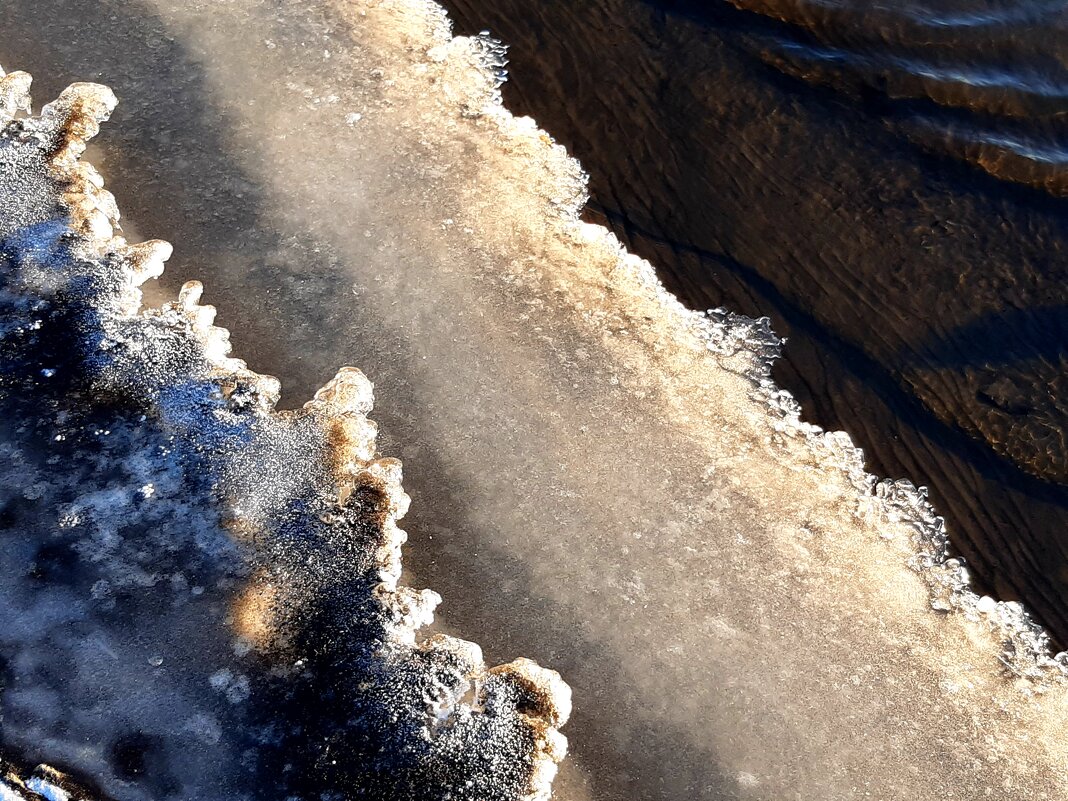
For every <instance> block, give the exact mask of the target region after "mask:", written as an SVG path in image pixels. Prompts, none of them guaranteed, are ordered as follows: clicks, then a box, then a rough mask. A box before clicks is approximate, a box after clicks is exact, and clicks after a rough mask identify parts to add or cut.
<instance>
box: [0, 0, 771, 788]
mask: <svg viewBox="0 0 1068 801" xmlns="http://www.w3.org/2000/svg"><path fill="white" fill-rule="evenodd" d="M0 30H3V32H4V35H3V37H2V40H0V63H2V64H3V66H4V67H5V69H8V70H11V69H24V70H27V71H30V72H32V73H33V75H34V77H35V98H36V99H37V104H38V106H39V105H40V103H41V102H42V101H43V100H46V99H49V98H51V97H54V96H55V95H56V94H58V92H59V91H60V90H61V89H62V88H63V87H64V86H65V85H67V84H68V83H69V82H71V81H75V80H98V81H102V82H106V83H108V84H109V85H110V86H112V88H113V89H114V90H115V92H116V94H117V95H118V96H119V98H120V106H119V108H118V109H117V110H116V112H115V114H114V116H113V118H112V121H111V122H110V123H108V124H107V125H106V126H105V127H104V128H103V130H102V133H101V135H100V137H99V138H98V140H97V141H96V144H95V145H94V146H95V147H96V148H97V149H98V150H99V151H100V153H101V157H102V158H101V163H99V164H98V166H100V167H101V170H102V172H103V173H104V175H105V176H106V178H107V181H108V185H109V188H110V189H111V190H112V191H113V192H115V194H116V195H117V197H118V199H119V204H120V206H121V208H122V209H123V212H124V214H125V215H126V217H127V218H128V219H131V220H134V221H136V224H137V225H138V227H139V229H140V231H139V233H141V234H144V235H145V236H152V237H161V238H166V239H168V240H170V241H172V242H173V243H175V245H176V248H175V255H174V257H173V258H172V260H171V262H170V263H169V264H168V271H167V274H166V275H165V277H164V280H163V283H164V285H165V288H167V289H168V290H169V292H170V293H171V294H172V295H173V292H174V290H175V289H176V287H177V286H179V285H180V284H181V283H182V282H183V281H184V280H186V279H190V278H198V279H203V280H204V282H205V284H206V285H207V287H208V292H209V295H210V296H211V298H212V299H213V300H214V302H215V303H216V304H217V306H218V307H219V311H220V324H223V325H228V326H230V327H231V328H232V330H233V336H232V339H233V341H234V344H235V353H236V354H237V355H243V354H247V353H248V352H250V351H252V350H255V351H256V352H257V353H258V354H260V358H259V360H258V361H257V362H256V363H254V364H253V365H252V366H253V367H254V369H257V370H260V371H263V372H267V373H273V374H275V375H278V376H279V377H281V379H282V381H283V383H284V384H285V385H286V387H287V390H288V392H287V395H288V396H289V397H293V398H297V399H301V400H302V399H303V398H306V397H309V396H310V395H311V394H312V392H313V391H314V390H315V389H316V388H317V387H318V386H320V385H321V384H322V383H323V382H324V381H325V380H326V379H327V378H328V377H329V376H330V375H332V374H333V371H334V369H336V367H337V366H338V365H339V364H343V363H348V362H353V361H354V362H356V363H360V358H359V353H360V352H361V350H362V348H363V346H362V345H361V343H360V342H355V343H353V342H346V343H340V342H339V343H338V345H337V347H336V349H335V350H334V351H333V352H329V353H310V354H309V353H305V354H298V355H295V352H299V350H300V349H299V347H292V346H289V347H286V346H285V343H281V345H282V346H280V347H278V348H264V347H262V343H263V342H272V341H278V340H279V338H280V334H279V331H280V330H281V331H285V330H287V328H290V329H295V328H299V327H300V325H303V326H311V327H314V326H315V325H316V323H315V320H316V319H319V317H320V316H322V318H323V319H326V317H328V316H329V314H328V310H327V309H325V308H324V309H316V308H310V307H309V305H308V303H307V297H306V296H304V301H298V299H297V298H296V297H295V296H292V293H291V292H289V291H288V290H287V289H286V287H285V286H281V285H276V284H273V283H271V281H270V280H269V279H270V277H271V276H272V275H274V274H275V273H276V271H275V270H274V268H273V267H272V265H277V264H280V260H285V259H287V258H297V257H299V258H302V259H305V260H307V263H306V265H305V272H307V273H310V274H311V275H313V276H314V279H313V280H314V281H315V283H316V284H317V286H318V287H322V288H324V289H323V292H322V296H321V297H320V298H319V300H320V301H321V303H322V304H324V306H326V307H329V306H330V305H331V304H333V305H335V306H340V307H342V308H341V309H340V311H341V312H344V313H347V312H348V311H349V309H348V304H350V302H351V300H350V298H349V297H348V296H347V293H337V292H336V291H334V292H333V293H331V292H330V291H328V288H334V289H335V290H336V288H337V287H339V286H346V285H347V278H346V276H345V275H344V274H343V271H342V267H343V265H338V264H337V263H335V262H333V261H331V259H330V258H328V257H326V256H319V255H317V251H316V249H315V247H314V244H315V243H312V242H301V241H300V240H301V237H302V236H304V234H303V232H301V231H285V230H282V231H279V230H278V229H277V227H276V223H277V221H276V220H273V219H271V217H270V215H269V213H268V212H267V211H266V210H265V208H266V203H265V192H264V190H263V189H262V187H261V186H260V185H258V183H257V179H256V178H254V177H253V176H251V175H249V174H247V173H246V172H245V171H244V170H242V168H241V167H240V166H239V159H237V158H236V157H235V156H234V154H233V153H232V150H231V147H232V146H231V144H230V136H229V134H228V131H229V125H230V123H229V121H228V118H227V113H226V110H225V109H224V108H220V107H219V106H218V105H217V104H216V103H215V101H214V100H213V97H212V93H211V90H210V88H209V87H208V85H207V83H206V79H205V77H204V74H203V72H202V69H201V68H200V67H199V66H198V57H197V56H196V55H195V54H193V53H191V52H190V51H189V49H188V47H189V45H188V44H187V43H184V42H182V41H181V39H180V37H177V36H172V35H171V34H170V33H169V32H168V31H167V30H166V28H165V25H164V23H163V22H162V21H161V20H160V19H159V18H158V17H157V16H156V15H155V14H154V13H153V12H152V11H151V9H150V8H149V7H147V6H144V5H141V4H139V3H136V2H121V3H119V2H111V3H104V4H99V5H93V6H92V8H87V7H86V6H85V5H84V4H83V3H80V2H77V0H54V1H51V2H29V1H27V2H16V3H8V4H5V5H4V6H3V7H2V8H0ZM283 240H285V242H283ZM294 243H295V244H294ZM287 248H289V249H288V250H287ZM235 261H241V262H242V263H243V264H242V266H241V268H240V269H230V268H227V269H224V270H220V271H218V272H216V271H215V270H213V266H214V265H216V264H227V265H231V264H233V263H234V262H235ZM277 272H278V273H280V272H281V271H280V270H278V271H277ZM249 274H253V275H259V276H263V277H264V280H255V281H248V280H247V276H248V275H249ZM243 279H245V280H243ZM235 282H236V283H235ZM372 313H373V311H372V310H371V309H370V308H365V309H363V311H362V314H364V315H368V314H372ZM309 318H312V319H311V321H310V322H309ZM287 320H292V321H297V320H299V321H300V323H299V325H298V324H297V323H296V322H294V323H293V324H292V325H291V326H287V325H286V321H287ZM376 328H379V326H378V325H375V324H373V323H372V324H370V325H369V326H367V329H369V330H375V329H376ZM388 334H389V332H388V331H383V335H384V336H388ZM398 339H399V338H398ZM414 360H415V357H414V356H411V354H405V353H403V352H398V353H396V354H395V358H394V362H395V364H399V365H404V364H408V363H411V362H413V361H414ZM369 372H370V370H369ZM372 375H374V373H373V372H372ZM412 383H413V385H414V386H418V384H417V382H416V381H413V382H412ZM427 414H428V412H426V411H425V410H424V409H423V404H421V402H420V398H419V395H418V392H417V391H414V392H412V393H411V394H409V403H408V405H407V408H403V409H391V408H389V407H388V406H385V405H384V406H382V407H381V408H380V409H377V410H376V413H375V415H374V416H375V419H376V420H378V421H379V422H380V423H381V425H382V429H383V439H384V441H387V442H388V441H389V440H390V439H391V438H392V439H394V440H396V439H397V434H396V432H399V431H401V432H403V437H404V439H405V440H408V441H414V442H418V443H420V444H425V443H426V442H432V437H431V436H430V435H429V434H427V433H426V432H425V431H423V430H422V429H421V428H420V425H419V421H420V420H421V419H424V418H425V417H426V416H427ZM424 438H425V441H424ZM398 444H401V443H398ZM420 461H421V466H420V467H421V472H420V473H414V472H413V473H411V474H410V475H408V476H407V477H406V482H405V484H406V488H407V490H408V492H409V493H410V494H411V495H412V496H413V498H414V504H413V508H412V511H411V512H410V514H409V516H408V518H407V520H406V524H407V525H406V527H408V528H409V529H410V533H411V538H410V541H409V542H410V545H409V547H407V548H406V555H405V561H406V565H407V568H408V569H409V570H411V571H412V572H413V573H414V575H415V576H416V577H418V579H417V580H418V581H427V582H428V584H429V585H430V586H432V587H434V588H435V589H436V590H438V591H440V592H441V593H442V594H443V595H444V596H445V597H446V599H447V603H446V605H445V607H444V608H443V609H442V612H443V613H444V614H445V615H446V616H447V617H448V620H449V623H450V625H451V626H452V627H454V628H455V629H456V630H457V631H459V632H460V633H462V634H463V635H465V636H468V637H470V638H471V639H474V640H477V641H480V643H481V644H482V645H483V647H484V649H485V652H486V655H487V658H488V659H489V660H491V661H500V660H505V659H511V658H513V657H515V656H517V655H519V654H523V655H528V656H531V657H533V658H535V659H538V660H539V661H541V662H542V663H543V664H547V665H551V666H552V667H554V668H557V669H559V670H560V671H561V672H562V673H563V674H564V675H565V676H566V677H567V679H568V681H569V683H571V685H572V687H573V688H574V690H575V694H576V709H575V713H574V716H573V718H572V720H571V722H570V723H569V724H568V726H567V728H566V734H567V735H568V737H569V738H570V740H571V753H572V757H571V758H570V759H572V760H573V761H577V762H578V763H579V764H580V765H581V766H583V768H585V769H586V770H587V771H588V773H589V776H590V778H589V784H590V788H591V790H592V793H591V797H593V798H596V799H614V798H642V799H664V801H668V800H669V799H670V800H671V801H675V799H678V798H701V799H709V801H712V799H716V801H718V800H719V799H727V798H731V797H733V793H732V791H731V790H729V789H727V788H728V787H732V786H733V784H734V783H733V782H728V781H725V780H723V779H722V778H721V776H720V774H719V771H718V769H717V767H716V756H715V754H714V753H711V752H710V751H709V749H708V746H707V744H706V743H704V742H700V741H698V740H697V738H696V737H695V736H694V735H693V733H691V732H690V731H683V730H680V729H675V728H674V727H673V725H672V724H671V723H670V722H666V721H664V720H662V719H658V718H655V717H652V715H653V713H651V712H646V707H649V706H655V704H647V703H645V702H644V701H643V699H642V698H640V697H634V695H635V691H634V689H633V686H632V685H631V683H630V682H628V680H627V679H626V677H625V676H624V674H623V673H622V671H621V668H620V665H621V664H622V661H623V657H622V655H618V654H615V653H613V651H612V648H611V646H610V645H609V644H607V643H605V642H602V641H599V640H598V639H597V638H596V637H594V636H588V635H587V634H585V633H583V619H582V618H581V614H580V610H574V609H569V608H563V607H561V606H559V605H556V604H553V603H552V602H550V601H548V600H547V599H545V597H544V596H543V595H542V594H541V592H540V590H539V587H538V586H536V585H535V583H534V582H533V581H532V579H531V573H530V570H529V568H528V567H527V566H526V565H525V564H523V563H521V562H519V561H516V560H515V559H514V558H513V557H511V556H510V555H509V554H508V553H506V552H504V551H502V550H499V549H497V548H495V547H494V542H493V535H492V534H493V533H492V532H491V531H486V530H483V528H481V527H480V526H479V525H478V524H477V523H472V522H469V520H470V517H471V515H470V514H469V511H468V509H467V507H466V504H465V499H464V496H465V489H464V483H463V476H462V475H457V474H456V471H454V470H452V469H451V467H450V465H449V464H445V463H442V462H441V461H440V460H438V459H437V458H436V457H435V453H434V448H433V447H432V445H431V446H428V447H426V448H425V449H424V450H423V455H422V456H421V457H420ZM420 476H422V478H421V477H420ZM443 487H447V488H448V489H443ZM444 525H447V526H448V527H450V528H451V529H453V530H455V531H463V532H464V536H465V541H464V543H463V547H460V548H457V547H446V548H441V547H438V546H437V545H436V544H435V542H434V540H433V536H432V534H430V532H433V531H435V530H438V529H439V528H440V527H442V526H444ZM471 554H477V557H475V556H472V555H471ZM489 597H492V598H493V599H494V602H493V603H483V599H484V598H489ZM546 621H552V624H551V625H552V631H553V634H552V638H551V639H552V640H554V644H553V645H552V652H551V653H546V652H545V648H546V647H549V646H547V645H546V641H547V638H546V636H545V627H546V623H545V622H546ZM308 714H309V715H314V714H315V710H314V709H310V710H308ZM621 718H622V719H625V720H628V721H629V722H630V723H631V724H632V725H633V728H632V732H633V731H640V732H641V736H640V737H638V736H632V737H631V740H630V741H629V742H628V743H626V744H624V745H623V746H621V747H620V746H615V747H613V746H608V745H606V744H605V742H606V737H605V733H606V732H608V731H610V730H612V729H613V728H614V727H615V726H616V725H617V723H618V721H619V720H620V719H621ZM120 750H121V749H120ZM25 756H26V757H27V758H28V759H30V760H40V759H46V758H47V756H48V755H47V753H45V752H43V751H42V752H40V753H34V754H26V755H25ZM60 767H62V766H60ZM118 768H119V769H120V770H121V769H122V766H121V765H119V766H118ZM268 772H269V775H267V776H265V777H264V779H263V782H264V783H263V785H262V786H261V790H262V787H269V786H271V775H273V768H270V769H269V771H268ZM146 780H147V779H146ZM747 797H752V795H751V794H750V795H749V796H747Z"/></svg>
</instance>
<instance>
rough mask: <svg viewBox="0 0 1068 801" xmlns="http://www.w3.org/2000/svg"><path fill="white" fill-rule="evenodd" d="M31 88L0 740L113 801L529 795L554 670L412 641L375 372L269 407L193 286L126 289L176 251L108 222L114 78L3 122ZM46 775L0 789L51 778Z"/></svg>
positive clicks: (16, 131) (21, 130)
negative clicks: (94, 158) (105, 128)
mask: <svg viewBox="0 0 1068 801" xmlns="http://www.w3.org/2000/svg"><path fill="white" fill-rule="evenodd" d="M0 75H2V73H0ZM28 83H29V79H28V77H27V76H26V75H25V74H22V73H13V74H12V75H8V76H4V77H0V113H2V114H3V119H0V125H2V126H3V127H2V128H0V420H2V422H0V429H2V434H3V436H2V437H0V452H2V458H0V515H2V516H3V528H2V529H0V576H2V581H0V669H2V671H3V672H2V673H0V682H2V684H0V714H2V718H0V722H2V727H3V728H2V730H0V746H3V747H6V748H11V749H14V750H15V751H16V752H21V753H25V754H27V755H30V756H32V757H34V758H47V759H48V760H49V761H52V762H58V763H61V764H62V765H63V766H64V768H67V769H70V770H72V771H74V772H75V773H77V774H78V775H80V776H85V777H88V778H90V779H91V780H92V781H93V782H94V783H95V784H97V785H98V786H99V787H100V788H101V789H102V791H103V792H104V793H105V794H107V795H108V796H110V797H113V798H117V799H138V798H146V799H147V798H183V799H239V798H253V797H255V798H278V799H283V798H286V799H289V798H303V797H307V798H316V799H320V798H321V799H334V798H338V799H340V798H368V799H375V800H376V801H377V800H378V799H382V800H383V801H385V800H386V799H397V800H398V801H400V800H401V799H405V800H410V801H424V800H425V799H452V800H454V801H460V799H470V800H471V801H474V800H475V799H479V800H480V801H481V800H482V799H500V800H501V801H505V800H506V799H543V798H547V797H548V795H549V792H550V790H549V787H550V784H551V781H552V778H553V775H554V773H555V769H556V763H557V762H559V760H560V759H562V758H563V755H564V751H565V747H566V741H565V740H564V738H563V737H562V736H561V735H560V734H559V733H558V732H557V727H558V726H559V725H561V724H562V723H563V722H565V720H566V719H567V716H568V714H569V709H570V692H569V690H568V688H567V686H566V685H564V684H563V682H562V681H561V680H560V677H559V676H558V675H557V674H556V673H554V672H552V671H549V670H545V669H542V668H539V667H538V666H537V665H535V664H534V663H533V662H530V661H529V660H524V659H519V660H516V661H514V662H512V663H510V664H507V665H504V666H501V667H496V668H492V669H487V667H486V665H485V664H484V663H483V660H482V654H481V651H480V649H479V648H478V646H476V645H474V644H473V643H469V642H465V641H462V640H458V639H455V638H453V637H448V636H444V635H440V634H439V635H435V636H433V637H430V638H429V639H425V640H422V641H418V642H417V637H416V632H417V630H418V629H419V628H421V627H423V626H425V625H426V624H427V623H429V622H431V621H432V619H433V609H434V607H435V606H436V605H437V603H438V602H439V600H440V599H439V598H438V596H437V595H436V594H435V593H433V592H431V591H429V590H423V591H416V590H413V589H410V588H408V587H405V586H402V585H400V584H399V583H398V580H399V577H400V573H401V563H400V551H401V545H402V544H403V542H404V541H405V539H406V535H405V533H404V532H403V531H401V530H400V529H399V528H398V527H397V525H396V521H397V520H398V519H399V518H400V517H401V516H403V515H404V513H405V511H406V510H407V507H408V497H407V496H406V495H405V494H404V492H403V491H402V489H401V483H400V482H401V466H400V463H399V462H398V461H396V460H394V459H388V458H380V457H379V455H378V454H377V452H376V445H375V437H376V433H377V429H376V426H375V424H374V423H372V422H371V421H369V420H368V419H367V416H366V415H367V414H368V413H369V412H370V410H371V405H372V386H371V383H370V381H369V380H368V379H367V378H366V377H365V376H364V375H363V374H362V373H361V372H359V371H358V370H356V369H353V368H343V369H342V370H341V371H340V372H339V373H338V374H337V375H336V377H335V378H334V379H333V380H332V381H330V382H329V383H328V384H327V385H326V386H325V387H324V388H323V389H321V390H320V391H319V392H317V393H316V395H315V398H314V399H313V400H312V401H310V402H309V403H307V404H305V406H304V408H303V409H301V410H299V411H296V412H282V413H279V412H275V411H274V407H275V403H276V401H277V398H278V394H279V384H278V381H277V380H276V379H274V378H272V377H270V376H263V375H259V374H257V373H254V372H252V371H251V370H249V369H248V368H247V367H246V365H245V363H244V362H242V361H240V360H237V359H234V358H231V357H230V356H229V355H228V352H229V350H230V347H229V341H228V333H227V332H226V331H225V330H223V329H221V328H217V327H215V326H213V325H212V321H213V319H214V317H215V310H214V309H213V308H212V307H210V306H202V305H200V303H199V299H200V295H201V291H202V287H201V286H200V285H199V284H198V283H196V282H190V283H188V284H186V285H185V286H184V287H183V288H182V291H181V293H180V294H179V297H178V300H177V301H176V302H173V303H167V304H165V305H163V306H162V307H161V308H150V309H144V310H142V309H141V292H140V290H139V289H138V287H139V285H140V284H142V283H143V282H144V281H145V280H147V279H148V278H152V277H155V276H158V275H159V274H160V273H161V272H162V266H163V261H164V260H165V259H166V258H167V257H168V256H169V255H170V246H169V245H167V244H166V243H164V242H160V241H150V242H144V243H141V244H136V245H130V244H128V243H127V242H126V240H125V239H124V238H123V237H122V236H121V235H117V233H116V231H115V230H114V225H115V224H116V222H117V220H118V211H117V209H116V205H115V201H114V198H113V197H112V196H111V195H110V194H109V193H108V192H106V191H105V190H104V189H103V182H102V180H101V179H100V176H99V174H98V173H97V172H96V171H95V170H94V169H93V168H92V167H91V166H89V165H88V164H86V163H84V162H80V161H79V159H78V157H79V156H80V155H81V154H82V152H83V151H84V149H85V143H86V141H87V140H88V139H89V138H90V137H92V136H93V135H95V134H96V132H97V130H98V123H99V122H101V121H102V120H104V119H106V118H107V116H108V115H109V114H110V112H111V110H112V109H113V107H114V105H115V102H116V101H115V97H114V95H113V94H112V93H111V91H110V90H108V89H107V88H105V87H103V86H99V85H95V84H75V85H73V86H71V87H70V88H68V89H67V90H66V91H64V92H63V94H62V95H61V96H60V97H59V99H58V100H57V101H55V102H54V103H51V104H50V105H48V106H45V107H44V109H43V110H42V112H41V114H40V116H39V117H30V116H25V115H24V114H19V116H18V118H17V119H13V117H14V116H15V115H16V113H18V112H24V111H25V110H26V109H27V108H28V105H29V100H28V96H27V94H26V90H27V86H28ZM50 775H51V774H49V773H48V771H47V770H45V771H44V772H43V773H42V772H40V771H39V772H38V774H35V775H34V776H31V777H29V778H27V779H26V780H25V782H24V783H22V782H21V781H20V780H19V779H17V777H16V776H15V774H14V773H12V774H11V776H10V777H9V778H7V779H0V793H4V794H6V795H4V796H0V797H3V798H5V800H6V799H7V798H37V797H38V796H43V797H45V798H49V799H57V800H58V799H66V798H67V797H68V796H69V793H68V791H66V790H63V789H62V783H61V782H60V783H56V781H54V780H53V778H49V777H50ZM27 791H29V793H28V792H27ZM33 793H36V794H37V795H33ZM65 793H66V794H65Z"/></svg>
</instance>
